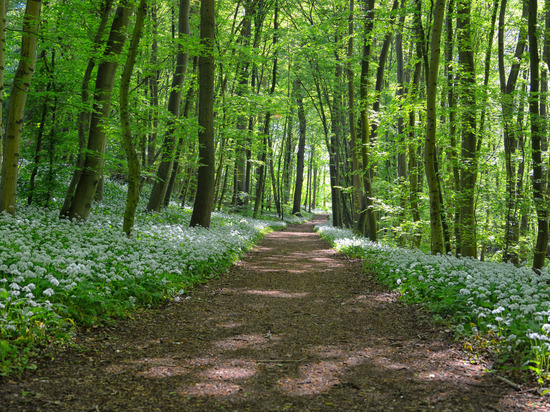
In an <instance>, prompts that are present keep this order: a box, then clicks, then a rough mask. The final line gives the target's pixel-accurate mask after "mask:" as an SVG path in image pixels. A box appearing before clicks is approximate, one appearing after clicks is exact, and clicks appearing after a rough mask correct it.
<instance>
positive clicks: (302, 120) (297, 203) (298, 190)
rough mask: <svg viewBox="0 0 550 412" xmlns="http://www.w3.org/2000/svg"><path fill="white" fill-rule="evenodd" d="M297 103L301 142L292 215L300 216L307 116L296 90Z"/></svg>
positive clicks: (297, 159) (299, 143) (300, 95)
mask: <svg viewBox="0 0 550 412" xmlns="http://www.w3.org/2000/svg"><path fill="white" fill-rule="evenodd" d="M296 103H297V106H298V123H299V130H300V132H299V140H298V154H297V157H296V184H295V186H294V203H293V206H292V214H299V213H300V210H301V205H302V187H303V184H304V155H305V150H306V114H305V110H304V102H303V98H302V93H301V92H300V90H299V89H297V90H296Z"/></svg>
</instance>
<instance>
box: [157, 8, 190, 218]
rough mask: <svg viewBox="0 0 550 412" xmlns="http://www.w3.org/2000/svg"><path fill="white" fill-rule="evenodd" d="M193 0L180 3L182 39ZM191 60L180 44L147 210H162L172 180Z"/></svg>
mask: <svg viewBox="0 0 550 412" xmlns="http://www.w3.org/2000/svg"><path fill="white" fill-rule="evenodd" d="M190 4H191V0H180V3H179V21H178V32H179V38H180V40H183V38H185V37H187V36H189V33H190V28H189V9H190ZM188 60H189V52H188V51H186V50H184V46H183V45H182V44H181V43H179V44H178V54H177V57H176V69H175V71H174V76H173V78H172V87H171V89H170V97H169V98H168V112H170V116H171V117H170V119H169V120H168V124H167V131H166V134H165V135H164V141H163V144H162V149H161V150H162V156H161V161H160V165H159V168H158V170H157V179H156V180H155V183H154V185H153V189H152V190H151V195H150V196H149V202H148V203H147V208H146V210H147V211H157V212H158V211H160V208H161V207H162V205H163V202H164V198H165V196H166V190H167V188H168V184H169V182H170V172H171V171H172V167H173V165H174V151H175V149H176V148H175V145H176V120H177V118H178V117H179V115H180V107H181V92H182V88H183V82H184V80H185V72H186V71H187V62H188Z"/></svg>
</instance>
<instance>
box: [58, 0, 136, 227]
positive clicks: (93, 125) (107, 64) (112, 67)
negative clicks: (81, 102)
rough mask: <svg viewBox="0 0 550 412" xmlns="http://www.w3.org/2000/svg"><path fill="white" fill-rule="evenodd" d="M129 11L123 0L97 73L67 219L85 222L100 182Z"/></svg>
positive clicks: (130, 11) (130, 12)
mask: <svg viewBox="0 0 550 412" xmlns="http://www.w3.org/2000/svg"><path fill="white" fill-rule="evenodd" d="M132 10H133V6H132V5H131V2H130V1H129V0H123V1H122V2H121V3H120V5H119V6H118V8H117V11H116V15H115V19H114V21H113V24H112V26H111V33H110V34H109V40H108V41H107V48H106V49H105V53H104V58H103V61H102V62H101V63H100V65H99V67H98V70H97V78H96V86H95V90H96V91H95V96H94V109H93V112H92V119H91V122H90V132H89V137H88V150H87V153H86V158H85V161H84V166H83V169H82V172H81V175H80V179H79V181H78V184H77V186H76V191H75V195H74V198H73V200H72V202H71V206H70V208H69V213H68V216H69V218H70V219H77V220H86V219H87V217H88V215H89V214H90V211H91V208H92V201H93V199H94V196H95V193H96V189H97V187H98V184H99V182H100V180H101V179H102V174H103V165H104V162H105V159H104V155H105V144H106V134H105V125H104V124H103V123H104V122H105V121H106V120H107V119H108V116H109V113H110V109H111V96H112V91H113V86H114V80H115V74H116V69H117V66H118V64H117V62H116V56H118V55H119V54H120V53H121V52H122V49H123V46H124V42H125V40H126V30H127V26H128V21H129V19H130V16H131V14H132Z"/></svg>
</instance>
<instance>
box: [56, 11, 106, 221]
mask: <svg viewBox="0 0 550 412" xmlns="http://www.w3.org/2000/svg"><path fill="white" fill-rule="evenodd" d="M112 6H113V0H105V1H103V2H102V3H101V9H100V16H101V18H100V22H99V26H98V28H97V31H96V34H95V36H94V39H93V44H92V49H93V52H94V54H95V53H96V52H97V51H98V50H99V48H100V47H101V44H102V42H103V36H104V35H105V30H106V29H107V23H108V22H109V17H110V15H111V9H112ZM95 67H96V56H91V57H90V58H89V59H88V65H87V66H86V70H85V72H84V76H83V78H82V84H81V86H80V102H81V103H82V110H81V111H80V113H79V114H78V118H77V127H78V155H77V160H76V165H75V170H74V172H73V175H72V178H71V181H70V183H69V187H68V188H67V193H66V194H65V201H64V202H63V206H62V207H61V211H60V213H59V215H60V217H64V218H66V217H68V216H69V208H70V207H71V202H72V200H73V196H74V191H75V189H76V185H77V183H78V181H79V180H80V174H81V172H82V169H83V167H84V161H85V160H86V143H87V139H88V134H89V132H90V117H91V111H90V109H89V107H88V102H89V100H90V92H89V87H90V80H91V78H92V73H93V70H94V68H95Z"/></svg>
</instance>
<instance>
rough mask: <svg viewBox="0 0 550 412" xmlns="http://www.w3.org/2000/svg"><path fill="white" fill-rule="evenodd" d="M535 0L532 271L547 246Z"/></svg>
mask: <svg viewBox="0 0 550 412" xmlns="http://www.w3.org/2000/svg"><path fill="white" fill-rule="evenodd" d="M537 3H538V2H537V0H529V3H528V4H529V17H528V20H527V21H528V23H527V26H528V28H527V32H528V37H529V67H530V71H531V89H530V90H529V119H530V123H531V149H532V150H531V156H532V159H533V200H534V202H535V209H536V211H537V241H536V244H535V250H534V256H533V270H535V271H540V270H541V269H542V267H543V266H544V260H545V258H546V249H547V247H548V210H547V205H546V203H547V202H546V197H547V196H546V185H547V183H546V180H547V179H546V176H544V173H543V166H542V148H541V140H542V136H541V119H540V114H539V105H540V94H539V88H540V86H539V85H540V78H539V76H540V67H539V66H540V63H539V61H540V58H539V49H538V38H537Z"/></svg>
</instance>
